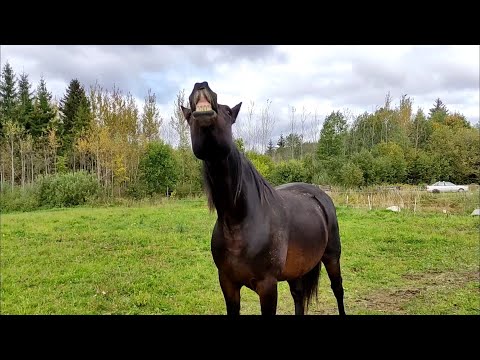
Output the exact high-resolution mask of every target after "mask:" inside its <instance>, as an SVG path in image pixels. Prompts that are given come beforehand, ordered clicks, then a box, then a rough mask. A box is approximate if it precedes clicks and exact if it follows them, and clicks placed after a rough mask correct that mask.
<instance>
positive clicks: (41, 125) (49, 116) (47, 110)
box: [30, 77, 55, 138]
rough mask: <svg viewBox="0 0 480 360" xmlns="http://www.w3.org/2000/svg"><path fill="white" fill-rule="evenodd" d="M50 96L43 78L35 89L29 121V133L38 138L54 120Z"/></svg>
mask: <svg viewBox="0 0 480 360" xmlns="http://www.w3.org/2000/svg"><path fill="white" fill-rule="evenodd" d="M51 101H52V94H51V93H50V92H48V90H47V85H46V83H45V80H44V79H43V77H41V78H40V83H39V84H38V87H37V92H36V95H35V103H34V106H33V113H32V119H31V128H30V133H31V134H32V136H33V137H34V138H38V137H40V136H42V135H43V134H45V133H46V132H47V128H48V125H49V123H50V122H51V121H53V119H54V118H55V109H54V108H53V106H52V103H51Z"/></svg>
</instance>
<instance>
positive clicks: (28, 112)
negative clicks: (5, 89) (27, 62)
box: [17, 73, 33, 133]
mask: <svg viewBox="0 0 480 360" xmlns="http://www.w3.org/2000/svg"><path fill="white" fill-rule="evenodd" d="M30 87H31V84H30V82H29V81H28V75H27V74H25V73H22V74H20V79H19V81H18V101H17V103H18V122H19V123H20V125H21V126H22V127H23V128H24V129H25V131H26V132H27V133H30V129H31V127H32V123H31V120H32V113H33V92H31V91H30Z"/></svg>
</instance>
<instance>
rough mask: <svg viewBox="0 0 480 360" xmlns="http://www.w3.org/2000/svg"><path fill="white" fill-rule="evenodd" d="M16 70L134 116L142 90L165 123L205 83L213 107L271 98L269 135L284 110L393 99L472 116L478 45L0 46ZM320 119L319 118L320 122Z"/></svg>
mask: <svg viewBox="0 0 480 360" xmlns="http://www.w3.org/2000/svg"><path fill="white" fill-rule="evenodd" d="M6 61H9V62H10V63H11V64H12V66H13V68H14V70H15V71H16V72H17V73H19V72H22V71H23V70H24V71H25V72H26V73H28V74H29V75H30V79H31V80H32V81H33V82H34V83H35V85H36V83H38V80H39V78H40V75H41V74H42V73H43V75H44V76H45V79H46V81H47V87H48V88H49V89H50V90H51V91H52V92H53V93H54V95H55V96H57V98H61V97H62V96H63V94H64V92H65V89H66V87H67V85H68V82H69V81H70V80H71V79H72V78H75V77H77V78H78V79H79V80H80V81H82V82H83V83H84V84H86V85H88V84H92V83H93V82H94V81H95V80H98V81H99V82H100V83H101V84H102V85H103V86H104V87H106V88H111V87H112V86H113V84H114V83H115V84H116V85H117V86H119V87H120V88H121V89H122V90H124V91H125V92H126V91H130V92H131V93H132V94H133V95H134V96H135V97H136V98H137V101H138V104H139V108H140V109H141V104H143V99H144V97H145V95H146V93H147V90H148V88H152V90H153V91H154V92H155V93H156V94H157V99H158V102H159V105H160V109H161V111H162V115H163V117H164V118H167V119H169V118H170V114H171V113H172V111H173V102H174V100H175V97H176V94H177V92H178V91H179V90H181V89H185V92H186V94H187V96H188V94H189V93H190V91H191V90H192V88H193V85H194V84H195V82H201V81H208V82H209V84H210V86H211V88H212V89H213V90H214V91H215V92H217V94H218V100H219V102H220V103H225V104H228V105H230V106H233V105H236V104H237V103H239V102H243V106H242V111H241V117H240V119H239V121H242V120H241V119H242V117H243V116H245V114H246V110H247V108H248V104H249V103H250V102H251V101H254V102H255V104H256V106H257V107H260V106H263V105H264V104H266V101H267V99H270V100H271V101H272V106H271V108H272V110H273V111H274V112H275V114H276V117H277V126H276V127H275V133H274V135H279V133H280V131H284V130H285V129H287V127H288V106H294V107H295V108H296V109H297V115H298V114H299V113H300V112H301V111H302V108H303V107H305V108H306V109H307V111H308V112H311V113H314V112H315V111H317V113H318V114H322V116H323V117H324V116H325V115H327V114H329V113H330V112H331V111H336V110H343V109H349V110H350V111H351V112H352V113H354V114H360V113H362V112H364V111H368V112H371V111H374V109H375V107H377V106H381V105H382V103H383V101H384V99H385V95H386V94H387V93H388V92H390V94H391V96H392V97H393V100H394V104H393V105H396V104H398V100H399V98H400V96H401V95H403V94H408V96H410V97H411V98H413V100H414V107H415V110H416V108H417V107H422V108H423V109H424V110H425V112H428V109H429V108H431V107H432V105H433V103H434V101H435V99H436V98H437V97H440V98H441V99H442V101H443V102H444V103H445V104H446V106H447V107H448V109H449V110H450V111H452V112H453V111H459V112H461V113H463V114H464V115H465V116H466V117H467V118H468V119H469V120H470V121H471V122H472V123H476V122H478V119H479V47H478V46H467V45H465V46H464V45H462V46H442V45H425V46H410V45H408V46H398V45H381V46H373V45H368V46H367V45H365V46H363V45H362V46H360V45H355V46H345V45H342V46H326V45H322V46H312V45H294V46H292V45H282V46H276V47H274V46H2V63H5V62H6ZM322 120H323V119H322Z"/></svg>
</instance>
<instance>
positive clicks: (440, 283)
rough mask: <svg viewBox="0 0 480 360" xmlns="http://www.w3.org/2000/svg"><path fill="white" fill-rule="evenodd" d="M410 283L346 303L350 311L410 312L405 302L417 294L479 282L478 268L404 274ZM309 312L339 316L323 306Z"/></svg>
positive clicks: (393, 313) (334, 310)
mask: <svg viewBox="0 0 480 360" xmlns="http://www.w3.org/2000/svg"><path fill="white" fill-rule="evenodd" d="M403 278H404V279H406V280H407V281H408V284H407V285H406V286H404V287H402V288H399V289H395V290H391V291H376V292H374V293H371V294H368V295H367V296H364V297H361V298H359V299H355V300H354V301H353V303H351V304H346V308H350V309H351V310H359V309H365V310H367V309H368V310H370V311H375V312H379V313H381V314H385V315H402V314H408V312H407V311H406V310H405V309H404V305H405V304H406V303H407V302H409V301H410V300H411V299H413V298H414V297H416V296H421V295H423V294H425V293H427V292H429V291H432V290H441V289H442V288H445V289H456V288H461V287H462V286H464V285H465V284H466V283H468V282H471V281H475V280H477V281H479V273H478V271H475V270H471V271H468V272H461V273H454V272H439V271H437V272H435V271H432V272H426V273H422V274H408V275H404V276H403ZM309 313H310V314H312V315H313V314H318V315H320V314H322V315H336V314H337V309H336V307H335V308H330V307H329V308H324V309H319V310H317V311H315V310H313V309H312V311H310V312H309Z"/></svg>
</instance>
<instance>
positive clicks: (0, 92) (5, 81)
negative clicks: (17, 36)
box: [0, 62, 17, 130]
mask: <svg viewBox="0 0 480 360" xmlns="http://www.w3.org/2000/svg"><path fill="white" fill-rule="evenodd" d="M15 83H16V80H15V73H14V72H13V69H12V67H11V66H10V64H9V63H8V62H7V63H6V64H5V66H4V67H3V71H2V76H1V78H0V115H1V118H3V123H2V124H0V130H2V127H3V125H4V123H5V122H6V121H7V120H9V119H10V120H13V119H14V113H15V106H16V99H17V90H16V84H15Z"/></svg>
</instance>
